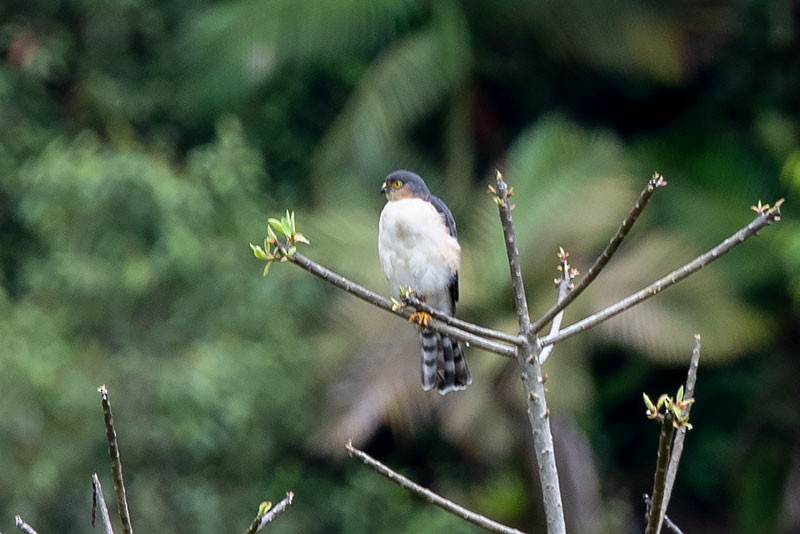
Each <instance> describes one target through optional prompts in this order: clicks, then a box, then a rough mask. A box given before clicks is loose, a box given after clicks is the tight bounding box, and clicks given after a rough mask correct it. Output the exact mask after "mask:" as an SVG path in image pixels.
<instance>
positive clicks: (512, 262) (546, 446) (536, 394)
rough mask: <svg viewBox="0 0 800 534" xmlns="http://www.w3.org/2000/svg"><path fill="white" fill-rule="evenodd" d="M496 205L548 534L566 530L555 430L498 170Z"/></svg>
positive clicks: (505, 189) (506, 193)
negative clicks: (518, 339) (515, 311)
mask: <svg viewBox="0 0 800 534" xmlns="http://www.w3.org/2000/svg"><path fill="white" fill-rule="evenodd" d="M494 191H495V194H496V198H495V200H496V202H497V207H498V210H499V214H500V224H501V225H502V227H503V239H504V241H505V245H506V255H507V257H508V266H509V271H510V274H511V286H512V287H513V290H514V304H515V306H516V310H517V321H518V322H519V332H520V336H522V337H523V338H525V339H526V341H527V343H526V344H525V345H522V346H519V347H517V364H518V365H519V368H520V374H521V376H522V383H523V384H524V386H525V397H526V399H527V403H528V421H529V423H530V425H531V432H532V434H533V445H534V450H535V453H536V461H537V463H538V465H539V482H540V484H541V489H542V501H543V504H544V512H545V521H546V523H547V532H548V534H564V533H566V524H565V522H564V508H563V505H562V503H561V487H560V483H559V480H558V470H557V469H556V458H555V449H554V446H553V434H552V432H551V431H550V410H549V409H548V407H547V399H546V398H545V391H544V379H543V376H542V365H541V362H540V360H539V356H540V354H541V349H542V346H541V345H540V344H539V343H538V340H537V339H536V336H535V332H533V331H532V330H531V320H530V315H529V314H528V303H527V298H526V296H525V286H524V284H523V281H522V269H521V266H520V259H519V250H517V237H516V232H515V230H514V221H513V220H512V217H511V210H512V209H513V207H512V206H511V204H510V202H509V188H508V184H507V183H506V182H505V180H503V176H502V175H501V174H500V172H499V171H498V172H497V180H496V188H495V189H494Z"/></svg>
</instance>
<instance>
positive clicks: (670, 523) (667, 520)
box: [644, 493, 683, 534]
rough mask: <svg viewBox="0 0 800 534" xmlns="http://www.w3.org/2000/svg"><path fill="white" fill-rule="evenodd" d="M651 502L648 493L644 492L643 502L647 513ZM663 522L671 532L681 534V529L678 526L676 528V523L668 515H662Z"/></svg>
mask: <svg viewBox="0 0 800 534" xmlns="http://www.w3.org/2000/svg"><path fill="white" fill-rule="evenodd" d="M652 502H653V501H652V500H651V499H650V496H649V495H648V494H646V493H645V494H644V504H645V507H646V509H647V513H648V514H649V513H650V505H651V503H652ZM664 524H665V525H666V526H667V528H668V529H670V530H671V531H672V533H673V534H683V531H682V530H681V529H680V528H678V525H676V524H675V523H674V522H673V521H672V520H671V519H670V518H669V517H668V516H666V515H665V516H664Z"/></svg>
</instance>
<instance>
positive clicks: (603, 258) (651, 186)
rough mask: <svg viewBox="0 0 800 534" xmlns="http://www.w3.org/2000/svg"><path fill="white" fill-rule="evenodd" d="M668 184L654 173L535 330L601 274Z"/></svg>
mask: <svg viewBox="0 0 800 534" xmlns="http://www.w3.org/2000/svg"><path fill="white" fill-rule="evenodd" d="M666 185H667V181H666V180H665V179H664V177H663V176H661V175H660V174H659V173H657V172H656V173H653V177H652V178H651V179H650V181H648V182H647V186H645V188H644V189H642V192H641V193H639V198H638V199H636V203H635V204H634V205H633V208H631V211H630V212H629V213H628V215H627V216H626V217H625V219H623V221H622V224H620V226H619V228H618V229H617V233H616V234H614V237H612V238H611V241H609V243H608V245H607V246H606V248H605V249H604V250H603V252H602V253H600V256H598V257H597V259H596V260H595V262H594V263H593V264H592V266H591V267H589V270H588V271H586V275H584V277H583V278H581V281H580V282H579V283H578V284H577V285H576V286H575V288H574V289H573V290H572V291H570V292H569V293H567V295H566V296H565V297H564V298H563V299H559V301H558V302H557V303H556V304H555V305H553V307H552V308H550V309H549V310H547V311H546V312H544V315H542V317H541V318H539V319H538V320H537V321H536V322H535V323H533V326H532V327H531V328H533V331H534V332H538V331H539V330H541V329H542V327H543V326H545V325H546V324H547V323H549V322H550V321H551V320H552V319H553V318H554V317H555V316H556V315H557V314H558V313H559V312H560V311H562V310H563V309H564V308H566V307H567V306H569V304H570V303H571V302H572V301H573V300H575V299H576V298H578V295H580V294H581V293H583V290H584V289H586V288H587V287H588V286H589V284H591V283H592V281H593V280H594V279H595V278H597V275H599V274H600V271H602V270H603V268H604V267H605V266H606V265H607V264H608V262H609V260H611V257H612V256H613V255H614V253H615V252H616V251H617V249H618V248H619V246H620V245H621V244H622V241H623V240H624V239H625V237H626V236H627V235H628V232H630V231H631V228H633V224H634V223H635V222H636V220H637V219H638V218H639V215H641V214H642V212H643V211H644V208H645V207H647V204H648V203H649V202H650V199H651V198H652V196H653V193H654V192H655V190H656V189H657V188H659V187H664V186H666Z"/></svg>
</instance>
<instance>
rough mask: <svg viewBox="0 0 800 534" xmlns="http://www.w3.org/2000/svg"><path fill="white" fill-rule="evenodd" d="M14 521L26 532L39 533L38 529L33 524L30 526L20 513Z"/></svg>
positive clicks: (29, 533) (30, 533) (28, 533)
mask: <svg viewBox="0 0 800 534" xmlns="http://www.w3.org/2000/svg"><path fill="white" fill-rule="evenodd" d="M14 523H15V524H16V526H17V528H18V529H20V530H21V531H22V532H24V533H25V534H39V533H38V532H36V529H34V528H33V527H32V526H30V525H29V524H28V523H26V522H25V521H24V520H23V519H22V516H19V515H18V516H15V517H14Z"/></svg>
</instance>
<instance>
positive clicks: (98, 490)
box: [92, 473, 114, 534]
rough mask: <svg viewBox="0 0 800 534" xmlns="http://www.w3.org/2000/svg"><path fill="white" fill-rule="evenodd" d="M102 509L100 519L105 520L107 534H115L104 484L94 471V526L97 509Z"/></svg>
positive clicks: (104, 525)
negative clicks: (104, 492) (104, 494)
mask: <svg viewBox="0 0 800 534" xmlns="http://www.w3.org/2000/svg"><path fill="white" fill-rule="evenodd" d="M98 509H99V510H100V521H102V522H103V529H104V530H105V532H106V534H114V529H113V528H112V527H111V517H110V516H109V514H108V505H107V504H106V499H105V497H104V496H103V486H101V485H100V478H99V477H98V476H97V473H92V526H94V524H95V518H96V517H97V514H96V512H97V510H98Z"/></svg>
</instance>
